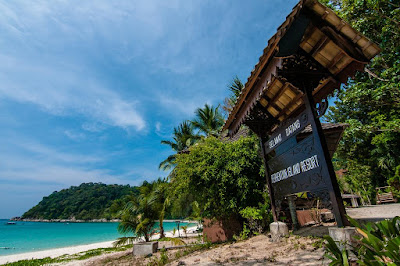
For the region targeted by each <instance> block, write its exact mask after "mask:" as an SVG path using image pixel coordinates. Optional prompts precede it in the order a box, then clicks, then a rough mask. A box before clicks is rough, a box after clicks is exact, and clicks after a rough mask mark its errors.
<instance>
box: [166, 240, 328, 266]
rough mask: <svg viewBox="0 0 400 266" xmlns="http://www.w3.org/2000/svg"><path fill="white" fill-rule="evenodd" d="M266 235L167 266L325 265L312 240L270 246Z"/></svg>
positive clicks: (284, 242) (196, 254)
mask: <svg viewBox="0 0 400 266" xmlns="http://www.w3.org/2000/svg"><path fill="white" fill-rule="evenodd" d="M269 240H270V239H269V238H268V237H267V236H266V235H259V236H256V237H253V238H250V239H248V240H246V241H243V242H239V243H235V244H228V245H222V246H220V247H217V248H213V249H211V250H207V251H200V252H195V253H193V254H191V255H188V256H186V257H183V258H181V259H179V260H177V261H175V262H172V263H171V264H170V265H221V264H222V265H266V264H268V265H324V262H325V265H327V260H326V259H325V260H324V259H323V250H322V249H321V248H316V247H313V246H312V243H313V242H314V241H315V240H312V239H310V238H305V237H299V236H291V237H290V238H285V239H283V240H282V241H281V242H277V243H273V242H270V241H269Z"/></svg>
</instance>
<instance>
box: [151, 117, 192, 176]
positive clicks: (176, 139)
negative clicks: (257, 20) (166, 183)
mask: <svg viewBox="0 0 400 266" xmlns="http://www.w3.org/2000/svg"><path fill="white" fill-rule="evenodd" d="M172 135H173V137H172V140H162V141H161V144H164V145H168V146H170V147H171V149H172V150H173V151H174V152H175V153H174V154H171V155H169V156H168V157H167V158H166V159H165V160H164V161H162V162H161V163H160V165H159V168H160V169H162V170H171V169H173V168H174V167H175V160H176V154H178V153H180V152H182V151H184V150H186V149H187V148H189V147H190V146H191V145H193V144H194V143H195V142H196V141H197V140H198V139H199V136H198V135H197V134H195V132H194V128H193V125H192V123H190V122H189V121H184V122H182V123H181V124H180V125H179V126H178V127H175V128H174V131H173V133H172Z"/></svg>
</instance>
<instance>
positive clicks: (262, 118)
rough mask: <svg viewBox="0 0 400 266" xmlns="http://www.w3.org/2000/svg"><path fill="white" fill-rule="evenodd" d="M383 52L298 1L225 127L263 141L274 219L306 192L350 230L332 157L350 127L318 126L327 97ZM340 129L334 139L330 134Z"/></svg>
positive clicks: (325, 12) (308, 1) (316, 6)
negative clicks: (284, 205)
mask: <svg viewBox="0 0 400 266" xmlns="http://www.w3.org/2000/svg"><path fill="white" fill-rule="evenodd" d="M379 51H380V49H379V47H378V46H377V45H376V44H374V43H372V42H371V41H370V40H368V39H367V38H366V37H365V36H363V35H362V34H360V33H359V32H357V31H356V30H354V29H353V28H351V27H350V26H349V25H348V24H347V23H346V22H345V21H343V20H342V19H340V18H339V17H338V16H337V15H336V14H335V13H334V12H333V11H332V10H330V9H329V8H327V7H325V6H324V5H322V4H320V3H319V2H318V1H315V0H304V1H300V2H299V3H298V4H297V5H296V6H295V7H294V8H293V11H292V12H291V13H290V14H289V15H288V16H287V19H286V21H285V22H284V23H283V24H282V25H281V26H280V27H279V28H278V30H277V33H276V34H275V35H274V36H273V37H272V38H271V39H270V40H269V41H268V46H267V47H266V48H265V49H264V53H263V55H262V56H261V57H260V61H259V62H258V63H257V65H256V66H255V68H254V70H253V71H252V73H251V75H250V77H249V78H248V81H247V82H246V84H245V87H244V89H243V90H242V92H241V94H240V96H239V98H238V100H237V102H236V105H235V106H234V108H233V110H232V111H231V113H230V114H229V117H228V119H227V121H226V123H225V125H224V129H225V130H228V132H229V135H230V136H231V137H232V136H234V135H235V134H236V132H237V131H238V130H239V128H240V127H241V126H242V125H246V126H248V127H249V128H250V129H251V130H252V131H254V132H255V133H256V134H257V135H258V136H259V138H260V145H261V147H262V153H263V154H262V156H263V159H264V164H265V169H266V175H267V176H266V177H267V184H268V189H269V195H270V198H271V204H272V212H273V215H274V220H275V221H278V220H279V219H280V216H282V203H283V202H284V201H286V202H287V205H288V206H289V209H290V210H291V211H290V212H291V214H292V221H296V220H297V215H296V209H295V206H293V203H294V200H293V196H294V195H296V194H297V193H300V192H307V193H309V194H310V195H313V197H315V198H317V199H318V200H319V201H320V202H321V206H324V207H326V208H328V209H330V210H331V211H332V212H333V214H334V218H335V220H336V223H337V225H338V226H339V227H343V226H345V225H347V224H348V221H347V219H346V216H345V208H344V205H343V201H342V198H341V195H340V191H339V187H338V183H337V180H336V176H335V172H334V168H333V165H332V161H331V156H332V154H333V152H334V150H335V149H336V146H337V142H338V140H339V139H340V136H341V133H342V132H343V129H344V126H345V125H335V124H321V121H320V118H321V117H322V116H323V115H324V114H325V112H326V110H327V108H328V99H327V98H328V97H329V96H330V95H332V94H333V92H334V90H335V89H340V86H341V84H342V83H345V82H347V79H348V78H349V77H351V76H353V75H354V74H355V73H356V72H357V71H363V70H364V66H365V64H367V63H368V62H369V61H370V60H371V59H372V58H373V57H374V56H375V55H377V54H378V53H379ZM335 127H342V128H341V131H340V130H339V131H340V132H339V133H338V132H336V135H335V134H333V135H331V136H329V134H328V131H329V130H330V129H332V128H335Z"/></svg>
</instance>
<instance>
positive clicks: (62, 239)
mask: <svg viewBox="0 0 400 266" xmlns="http://www.w3.org/2000/svg"><path fill="white" fill-rule="evenodd" d="M7 222H8V220H2V219H0V256H4V255H11V254H17V253H24V252H32V251H39V250H46V249H53V248H61V247H68V246H76V245H84V244H91V243H96V242H103V241H112V240H115V239H116V238H118V237H120V236H122V235H120V234H119V233H118V232H117V226H118V223H41V222H16V224H15V225H7ZM182 225H186V223H181V226H182ZM174 227H176V224H175V223H174V222H164V228H165V229H164V230H165V231H172V230H173V228H174Z"/></svg>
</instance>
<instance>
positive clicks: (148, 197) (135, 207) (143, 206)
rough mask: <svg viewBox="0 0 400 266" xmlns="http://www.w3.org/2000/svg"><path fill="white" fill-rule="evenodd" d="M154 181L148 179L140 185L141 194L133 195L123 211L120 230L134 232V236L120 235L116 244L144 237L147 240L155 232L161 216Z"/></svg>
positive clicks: (124, 232)
mask: <svg viewBox="0 0 400 266" xmlns="http://www.w3.org/2000/svg"><path fill="white" fill-rule="evenodd" d="M154 186H155V185H154V183H148V182H147V181H145V182H143V184H142V185H141V186H140V187H139V195H138V196H137V197H132V198H131V199H130V201H129V202H128V203H127V204H126V206H125V209H124V211H123V214H122V217H121V222H120V224H119V225H118V231H119V232H120V233H123V234H127V233H132V234H133V236H132V237H120V238H118V240H117V241H116V242H114V245H115V246H121V245H125V244H127V243H132V242H133V240H135V239H137V238H141V237H143V238H144V239H145V241H146V242H148V241H150V237H151V235H152V233H153V232H154V225H155V221H156V220H157V219H158V218H159V215H158V212H157V208H155V207H154V206H155V201H154V195H153V190H154Z"/></svg>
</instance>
